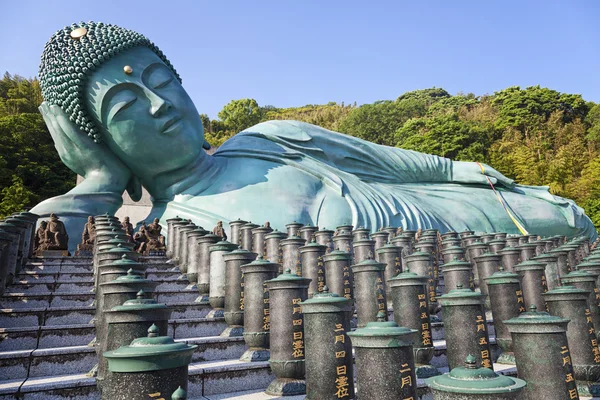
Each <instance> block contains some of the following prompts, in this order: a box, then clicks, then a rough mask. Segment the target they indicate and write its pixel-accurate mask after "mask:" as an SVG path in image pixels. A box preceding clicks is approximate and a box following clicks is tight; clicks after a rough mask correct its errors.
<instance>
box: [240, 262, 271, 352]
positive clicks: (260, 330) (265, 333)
mask: <svg viewBox="0 0 600 400" xmlns="http://www.w3.org/2000/svg"><path fill="white" fill-rule="evenodd" d="M278 269H279V265H278V264H276V263H272V262H270V261H267V260H265V259H263V257H262V256H261V255H259V256H258V258H257V259H256V260H255V261H252V262H251V263H250V264H246V265H242V266H241V270H242V273H243V274H244V341H245V342H246V345H247V346H248V350H246V352H245V353H244V354H243V355H242V357H241V358H240V360H242V361H267V360H268V359H269V339H270V335H269V333H270V330H271V314H270V302H271V299H270V294H269V291H268V288H267V286H266V285H265V282H266V281H268V280H270V279H273V278H275V276H277V271H278Z"/></svg>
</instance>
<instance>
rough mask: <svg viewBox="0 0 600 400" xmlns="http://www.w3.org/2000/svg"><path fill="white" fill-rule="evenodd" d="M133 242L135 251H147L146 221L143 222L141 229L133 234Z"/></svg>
mask: <svg viewBox="0 0 600 400" xmlns="http://www.w3.org/2000/svg"><path fill="white" fill-rule="evenodd" d="M133 242H134V243H135V247H134V248H133V250H134V251H137V252H138V253H141V254H143V253H144V252H145V251H146V245H147V243H148V236H146V223H145V222H142V226H140V229H138V231H137V232H136V233H135V234H134V235H133Z"/></svg>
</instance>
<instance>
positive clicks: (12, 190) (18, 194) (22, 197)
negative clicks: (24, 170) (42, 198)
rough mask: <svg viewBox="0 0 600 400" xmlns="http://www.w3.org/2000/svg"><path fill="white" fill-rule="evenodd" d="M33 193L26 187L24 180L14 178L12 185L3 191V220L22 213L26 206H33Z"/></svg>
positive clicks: (0, 205)
mask: <svg viewBox="0 0 600 400" xmlns="http://www.w3.org/2000/svg"><path fill="white" fill-rule="evenodd" d="M32 197H33V193H32V192H31V191H30V190H29V189H27V188H26V187H25V185H24V184H23V180H22V179H21V178H20V177H18V176H16V175H13V176H12V185H10V186H6V187H4V188H3V189H2V201H0V216H1V217H2V218H4V217H6V216H8V215H10V214H12V213H15V212H18V211H22V210H23V208H25V206H28V205H31V199H32Z"/></svg>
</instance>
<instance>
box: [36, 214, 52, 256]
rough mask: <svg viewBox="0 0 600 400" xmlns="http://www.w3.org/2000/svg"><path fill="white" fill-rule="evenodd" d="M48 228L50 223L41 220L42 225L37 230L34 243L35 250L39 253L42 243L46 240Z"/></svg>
mask: <svg viewBox="0 0 600 400" xmlns="http://www.w3.org/2000/svg"><path fill="white" fill-rule="evenodd" d="M47 228H48V223H47V222H46V221H42V222H40V227H39V228H37V231H35V242H34V244H33V252H34V253H35V254H38V253H39V251H40V250H41V247H42V243H44V242H45V240H46V229H47Z"/></svg>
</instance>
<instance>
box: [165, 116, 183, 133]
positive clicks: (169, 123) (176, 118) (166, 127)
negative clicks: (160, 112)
mask: <svg viewBox="0 0 600 400" xmlns="http://www.w3.org/2000/svg"><path fill="white" fill-rule="evenodd" d="M180 120H181V117H180V116H176V117H173V118H171V119H170V120H168V121H167V122H165V124H164V125H163V127H162V129H161V133H165V132H166V131H167V130H168V129H169V128H170V127H171V126H173V125H175V124H176V123H177V122H179V121H180Z"/></svg>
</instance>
